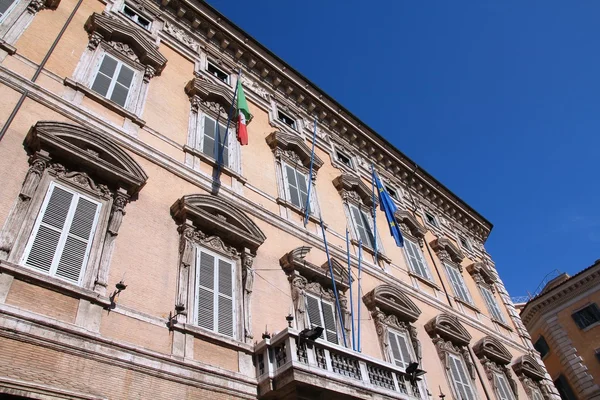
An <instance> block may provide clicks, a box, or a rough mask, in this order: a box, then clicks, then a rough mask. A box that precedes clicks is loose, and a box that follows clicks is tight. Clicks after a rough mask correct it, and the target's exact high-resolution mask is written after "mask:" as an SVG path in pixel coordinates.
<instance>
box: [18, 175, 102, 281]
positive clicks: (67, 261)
mask: <svg viewBox="0 0 600 400" xmlns="http://www.w3.org/2000/svg"><path fill="white" fill-rule="evenodd" d="M100 208H101V204H100V203H98V202H97V201H94V200H92V199H90V198H88V197H86V196H83V195H81V194H79V193H77V192H75V191H73V190H70V189H67V188H66V187H63V186H60V185H58V184H56V183H54V182H53V183H51V184H50V187H49V188H48V192H47V193H46V197H45V199H44V202H43V203H42V208H41V209H40V212H39V214H38V217H37V219H36V222H35V225H34V228H33V232H32V234H31V236H30V238H29V242H28V243H27V246H26V248H25V253H24V254H23V259H22V261H21V264H23V265H26V266H28V267H31V268H35V269H37V270H40V271H43V272H45V273H47V274H48V275H51V276H56V277H58V278H61V279H65V280H67V281H70V282H74V283H79V282H80V280H81V277H82V276H83V273H82V272H83V271H84V270H85V266H86V263H87V258H88V255H89V253H90V247H91V244H92V239H93V237H94V233H95V229H96V224H97V222H98V215H99V213H100Z"/></svg>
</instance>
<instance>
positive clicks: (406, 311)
mask: <svg viewBox="0 0 600 400" xmlns="http://www.w3.org/2000/svg"><path fill="white" fill-rule="evenodd" d="M363 301H364V302H365V305H366V306H367V308H368V309H369V310H372V311H373V310H375V309H379V310H381V311H384V312H385V313H386V314H392V315H396V316H397V317H398V318H399V319H400V320H402V321H407V322H411V323H412V322H415V321H416V320H417V319H418V318H419V315H421V310H420V309H419V307H417V305H416V304H415V303H414V302H413V301H412V300H411V299H410V298H408V296H406V295H405V294H404V293H402V291H401V290H400V289H398V288H397V287H395V286H392V285H388V284H383V285H379V286H377V287H376V288H375V289H373V290H371V291H370V292H369V293H367V294H365V295H364V296H363Z"/></svg>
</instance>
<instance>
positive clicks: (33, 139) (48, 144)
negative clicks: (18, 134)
mask: <svg viewBox="0 0 600 400" xmlns="http://www.w3.org/2000/svg"><path fill="white" fill-rule="evenodd" d="M25 141H26V144H27V146H28V147H29V150H30V151H32V152H36V151H39V150H45V151H47V152H48V153H50V155H51V157H52V158H53V159H55V158H60V159H62V160H64V161H65V162H66V163H70V164H73V165H76V166H77V167H78V168H81V167H84V168H85V169H86V170H88V171H91V172H92V173H93V174H94V175H96V176H98V177H99V178H100V179H101V180H102V181H104V182H107V183H110V184H112V185H115V186H116V187H123V188H124V189H126V190H127V191H128V193H129V195H134V194H136V193H137V192H139V191H140V189H141V188H142V187H143V186H144V184H145V183H146V180H147V179H148V175H146V173H145V172H144V170H143V169H142V167H140V165H139V164H138V163H137V162H135V161H134V160H133V158H132V157H131V156H130V155H129V154H127V153H126V152H125V151H123V150H122V149H121V148H120V147H119V146H118V145H117V144H116V143H114V142H113V141H112V140H110V139H108V138H106V137H104V135H102V134H101V133H99V132H92V131H90V130H89V129H87V128H84V127H81V126H79V125H74V124H69V123H66V122H55V121H39V122H38V123H36V124H35V125H34V126H33V128H32V129H31V130H30V131H29V133H28V134H27V137H26V138H25Z"/></svg>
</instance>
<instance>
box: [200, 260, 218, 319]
mask: <svg viewBox="0 0 600 400" xmlns="http://www.w3.org/2000/svg"><path fill="white" fill-rule="evenodd" d="M196 265H197V266H199V269H198V272H197V276H198V278H197V281H198V291H197V293H196V302H197V304H198V307H197V314H196V318H197V321H198V326H200V327H202V328H206V329H210V330H211V331H214V330H215V257H214V256H212V255H210V254H208V253H205V252H203V251H201V250H198V251H197V262H196Z"/></svg>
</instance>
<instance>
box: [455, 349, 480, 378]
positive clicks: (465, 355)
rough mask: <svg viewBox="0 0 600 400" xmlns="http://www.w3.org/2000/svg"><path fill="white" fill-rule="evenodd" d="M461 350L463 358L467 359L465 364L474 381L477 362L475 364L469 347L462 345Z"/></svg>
mask: <svg viewBox="0 0 600 400" xmlns="http://www.w3.org/2000/svg"><path fill="white" fill-rule="evenodd" d="M459 351H460V353H461V354H462V356H463V359H464V360H465V365H466V367H467V371H469V375H470V376H471V379H472V380H473V381H474V380H475V379H476V376H475V374H476V371H475V364H473V361H472V360H471V354H470V353H469V348H468V347H467V346H461V347H460V350H459Z"/></svg>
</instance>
